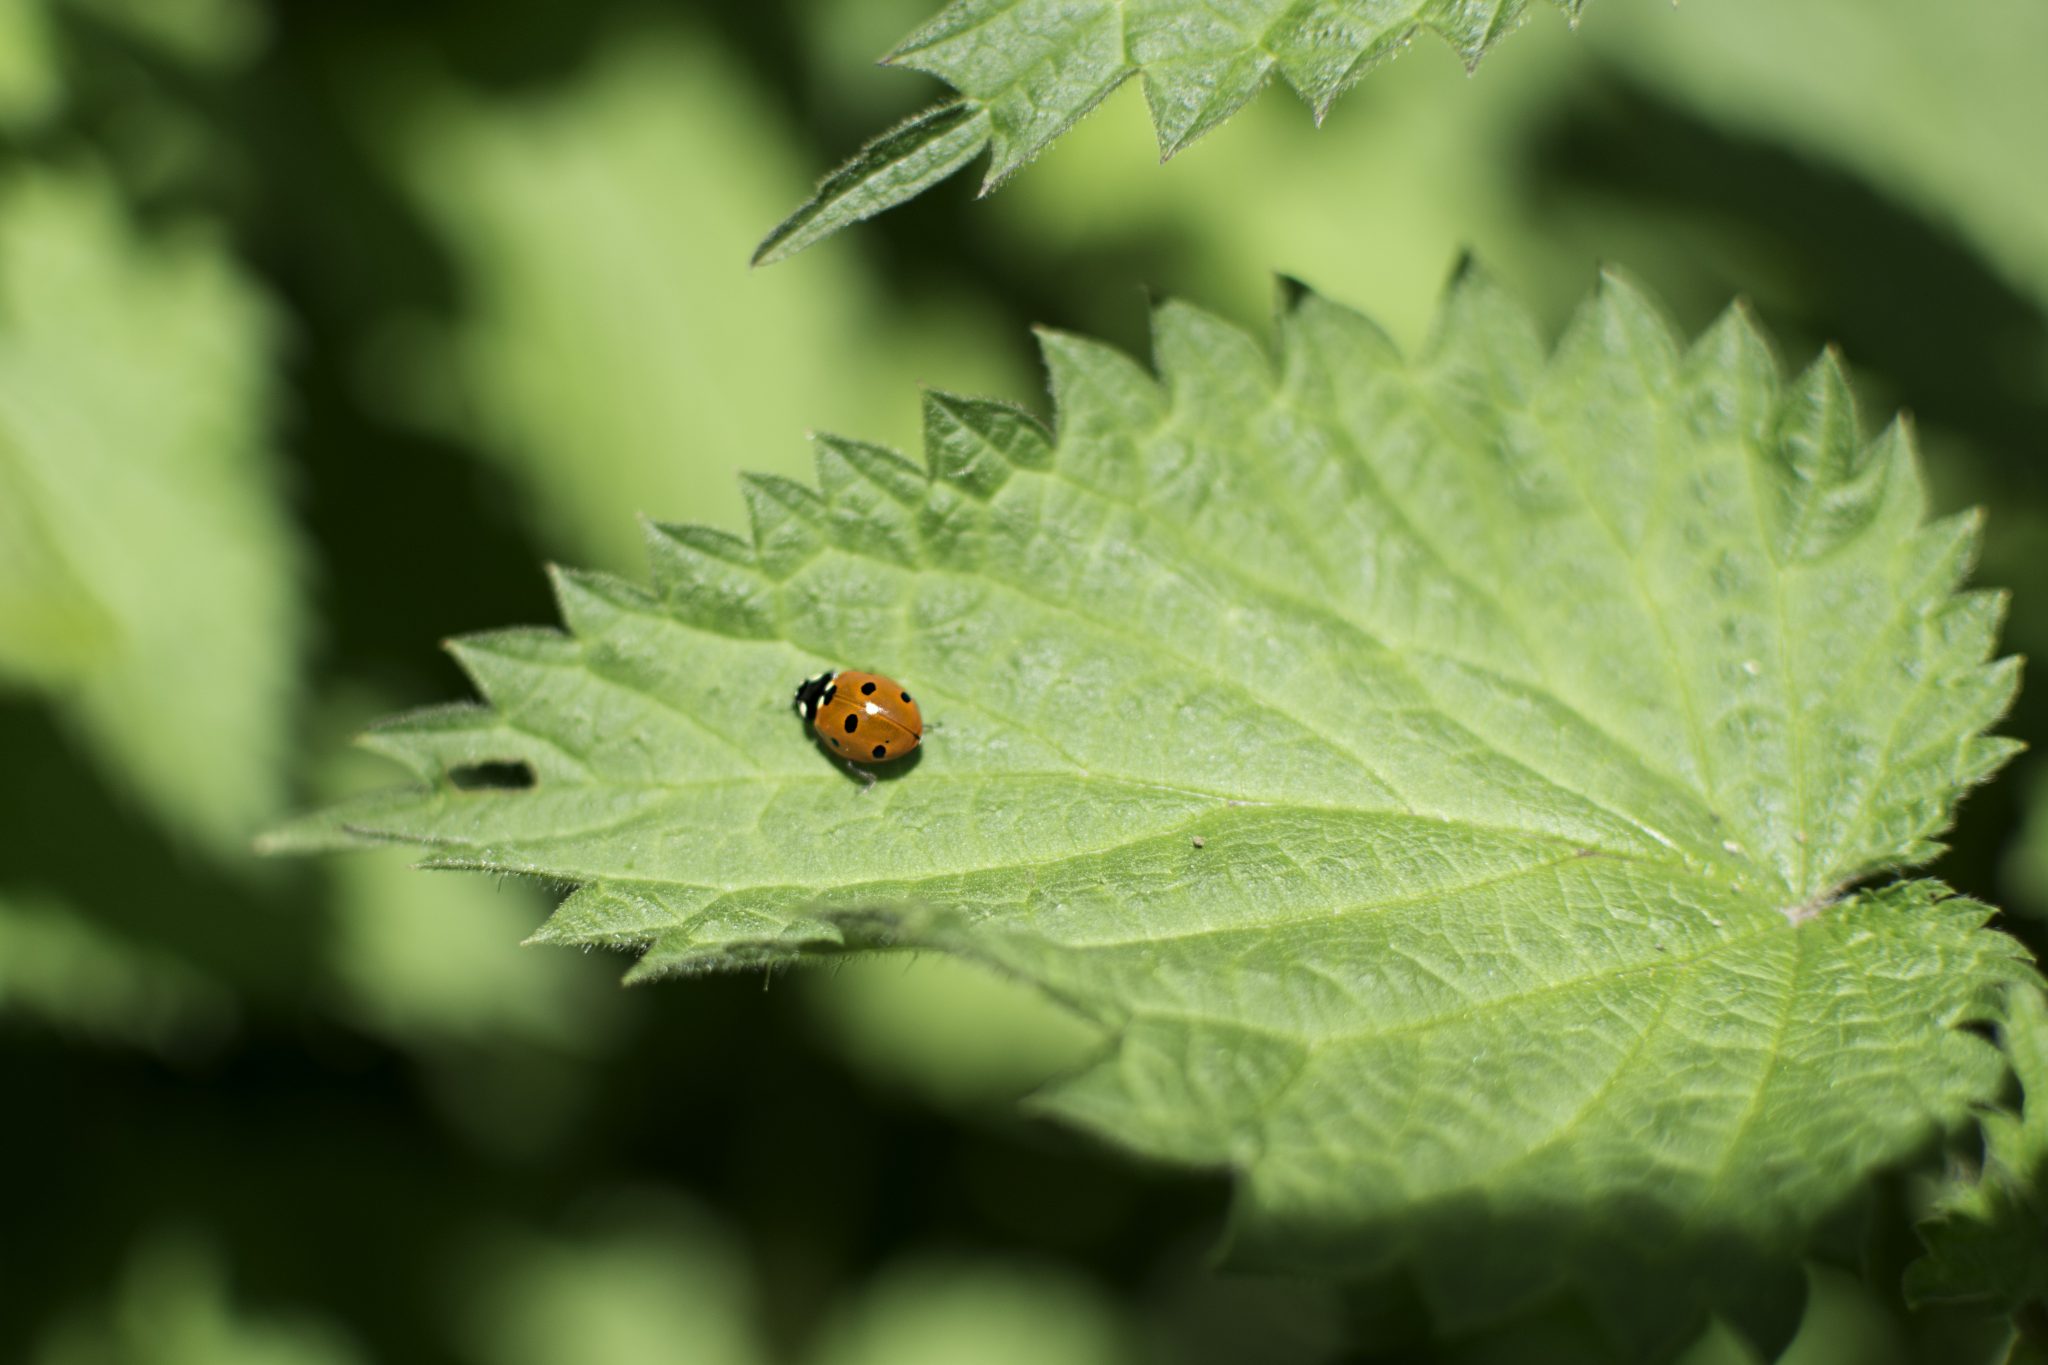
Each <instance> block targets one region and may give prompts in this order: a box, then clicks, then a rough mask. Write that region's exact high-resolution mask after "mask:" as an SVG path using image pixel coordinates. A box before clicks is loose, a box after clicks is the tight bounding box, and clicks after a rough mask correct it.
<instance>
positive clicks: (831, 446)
mask: <svg viewBox="0 0 2048 1365" xmlns="http://www.w3.org/2000/svg"><path fill="white" fill-rule="evenodd" d="M816 439H817V444H818V465H819V470H820V472H821V474H822V472H823V470H824V468H825V467H826V464H827V461H828V460H832V459H834V457H836V458H837V460H841V461H844V462H845V465H846V467H848V468H850V469H851V470H853V471H854V472H855V473H857V474H859V475H860V477H861V478H863V479H865V480H866V481H867V482H869V483H872V484H873V485H874V486H875V487H877V488H879V489H881V490H882V491H883V492H884V493H887V494H888V495H889V496H890V497H891V498H893V499H895V501H896V502H898V503H900V504H902V505H903V506H905V507H915V506H917V505H918V504H919V503H921V502H923V501H924V495H925V489H926V485H927V483H928V482H929V480H928V479H927V478H926V476H925V472H924V471H923V470H922V469H919V468H918V467H917V466H916V465H915V464H913V463H911V462H910V461H909V460H907V459H905V458H904V457H903V456H901V455H899V454H898V453H897V452H895V451H893V450H890V449H889V448H888V447H886V446H878V445H870V444H869V443H868V442H866V441H853V440H848V439H847V438H846V437H844V436H834V435H832V434H831V433H829V432H821V433H819V435H818V436H817V438H816ZM835 469H836V465H835ZM819 487H820V488H822V489H823V490H824V492H825V498H826V501H827V502H830V501H831V499H832V495H833V494H834V492H835V491H837V490H835V489H834V488H833V487H832V486H831V485H829V484H827V483H826V482H825V481H824V480H823V478H822V477H821V478H820V480H819Z"/></svg>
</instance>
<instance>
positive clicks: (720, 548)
mask: <svg viewBox="0 0 2048 1365" xmlns="http://www.w3.org/2000/svg"><path fill="white" fill-rule="evenodd" d="M646 535H647V557H648V562H649V563H650V565H651V566H652V569H653V575H654V588H655V592H656V593H657V594H658V595H659V596H660V598H661V600H662V603H663V604H664V605H665V606H666V607H667V608H668V610H669V613H670V614H671V615H673V616H674V617H675V618H676V619H677V620H679V621H683V622H686V623H687V624H689V625H693V626H697V627H699V628H701V629H704V630H710V631H716V632H718V633H719V634H722V635H737V636H743V637H746V638H750V639H765V638H768V637H771V636H773V635H774V634H775V631H776V610H775V592H774V588H773V585H772V584H770V582H769V581H768V579H767V578H766V577H765V576H764V575H763V574H762V573H761V571H760V568H759V561H758V559H757V557H756V556H755V554H754V547H753V546H752V545H751V544H750V543H748V542H747V541H744V540H741V539H740V538H739V537H738V536H735V535H731V534H728V533H727V532H724V531H720V530H715V529H713V528H712V527H709V526H687V525H676V524H672V523H666V522H658V521H649V522H647V523H646Z"/></svg>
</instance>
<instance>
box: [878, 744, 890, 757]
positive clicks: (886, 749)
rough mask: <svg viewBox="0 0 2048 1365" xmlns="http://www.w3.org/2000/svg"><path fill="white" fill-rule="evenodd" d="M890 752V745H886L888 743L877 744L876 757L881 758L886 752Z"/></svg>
mask: <svg viewBox="0 0 2048 1365" xmlns="http://www.w3.org/2000/svg"><path fill="white" fill-rule="evenodd" d="M888 752H889V746H888V745H886V744H877V745H876V746H875V757H876V758H880V757H881V756H882V755H884V754H886V753H888Z"/></svg>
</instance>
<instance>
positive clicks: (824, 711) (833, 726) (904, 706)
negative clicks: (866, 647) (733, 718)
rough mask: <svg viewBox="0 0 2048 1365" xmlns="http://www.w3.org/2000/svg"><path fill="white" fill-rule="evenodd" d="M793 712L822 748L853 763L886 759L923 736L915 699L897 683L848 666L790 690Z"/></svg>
mask: <svg viewBox="0 0 2048 1365" xmlns="http://www.w3.org/2000/svg"><path fill="white" fill-rule="evenodd" d="M796 713H797V714H798V715H800V716H802V717H803V718H804V719H805V720H807V721H809V722H810V723H811V729H813V730H815V731H816V732H817V734H818V739H819V742H821V743H822V744H824V745H825V747H826V748H828V749H830V750H831V751H832V752H833V753H835V754H837V755H839V756H840V757H841V758H846V759H851V760H852V761H853V762H855V763H887V762H890V761H891V760H893V759H898V758H901V757H903V756H904V755H905V754H907V753H909V752H910V751H911V750H912V749H915V748H916V747H917V744H918V741H919V740H921V739H923V738H924V716H923V714H922V713H921V712H920V711H919V710H918V709H917V703H916V702H914V701H912V700H911V699H910V693H909V692H908V691H906V690H905V689H904V687H903V685H902V684H901V683H899V682H896V681H895V680H893V679H891V678H885V677H883V676H882V675H881V674H879V673H861V672H857V671H855V670H854V669H850V668H848V669H841V670H840V671H839V672H836V673H820V674H819V675H818V676H817V677H815V678H806V679H805V680H804V681H803V682H802V683H800V684H798V686H797V689H796Z"/></svg>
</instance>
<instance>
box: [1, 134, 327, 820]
mask: <svg viewBox="0 0 2048 1365" xmlns="http://www.w3.org/2000/svg"><path fill="white" fill-rule="evenodd" d="M274 349H275V341H274V324H273V320H272V317H271V314H270V312H269V308H268V304H267V301H266V300H265V299H263V298H262V297H261V296H260V295H259V294H258V293H257V292H256V290H255V288H254V287H253V286H252V285H251V284H250V283H249V281H248V280H247V279H245V278H244V277H243V276H242V274H241V273H240V272H239V271H238V270H237V268H236V267H235V266H234V265H233V264H232V263H231V261H230V260H229V258H228V257H227V255H226V253H225V252H224V251H223V250H222V249H221V247H220V245H219V243H218V242H216V241H214V240H212V239H211V238H210V237H207V236H205V235H202V234H198V233H196V232H187V233H185V234H183V235H181V236H177V237H163V238H156V239H145V238H143V237H141V236H139V235H137V233H136V232H135V231H134V229H133V228H131V227H130V226H129V224H127V223H126V222H125V221H124V220H123V218H122V215H121V212H120V209H119V208H118V206H117V205H116V203H115V202H114V198H113V196H112V194H111V192H110V191H109V189H108V188H107V186H106V185H105V184H104V183H102V182H101V181H100V180H99V179H97V178H96V177H92V176H88V175H81V174H71V175H54V174H42V175H33V176H21V177H17V178H15V179H13V180H12V181H10V182H8V183H6V184H5V185H0V534H4V537H5V539H4V542H0V543H4V544H5V546H6V548H5V549H4V550H0V567H4V568H5V569H6V570H7V573H8V578H9V582H8V584H7V586H6V587H5V588H0V680H5V679H9V678H12V679H14V680H17V681H20V682H24V683H27V684H29V685H31V686H35V687H37V688H39V689H43V690H47V691H48V692H49V693H50V695H51V696H52V698H53V700H54V702H55V704H56V705H57V706H58V707H59V708H60V709H61V710H62V711H63V712H64V714H65V715H66V717H67V718H68V719H69V720H70V721H71V722H72V723H73V724H74V725H75V726H76V727H77V729H78V730H79V731H80V732H81V733H82V734H83V736H84V738H85V739H86V740H87V742H88V743H89V744H90V745H91V747H92V748H93V749H95V750H96V751H97V752H98V754H99V756H100V758H101V760H102V762H103V763H104V765H105V766H106V768H107V769H108V770H109V772H110V773H112V774H113V775H114V776H115V777H116V778H117V779H119V780H121V781H123V782H126V783H129V784H131V785H132V786H133V788H134V789H135V790H136V792H137V793H138V794H139V795H140V796H142V797H143V798H144V799H145V800H147V801H148V802H149V803H150V805H151V807H152V808H153V809H154V810H155V812H156V814H157V815H158V816H159V817H160V818H161V819H162V820H163V821H164V822H165V823H166V824H168V825H169V826H171V827H172V828H174V829H177V830H179V831H181V832H183V833H185V834H187V835H190V836H193V837H196V838H198V839H200V840H202V841H204V842H206V843H208V844H210V845H211V846H213V847H214V848H216V849H219V850H227V849H233V850H235V851H236V852H237V853H239V852H240V851H241V844H242V840H244V839H245V838H246V837H247V835H248V833H249V831H250V830H251V829H252V828H253V827H254V826H256V825H258V824H260V823H261V822H262V821H264V820H266V819H269V818H272V816H273V815H274V812H275V809H276V804H277V801H278V799H279V792H280V788H281V785H282V774H281V769H280V763H281V759H282V756H283V752H284V737H285V731H286V729H287V727H288V725H289V723H290V713H291V700H292V693H293V689H294V683H295V671H296V670H295V666H296V655H297V645H298V631H299V626H298V622H297V619H296V612H297V607H298V601H297V586H298V585H297V572H296V553H295V547H294V543H293V540H292V536H291V530H290V526H289V523H288V521H287V520H286V518H285V515H284V512H283V508H282V506H281V505H280V501H279V499H278V497H277V493H276V489H275V487H274V482H273V479H274V475H273V471H272V469H271V467H270V464H269V453H270V452H269V444H268V442H269V426H270V420H271V406H272V402H273V397H272V390H271V374H270V364H271V359H272V353H273V351H274ZM17 569H20V570H23V571H24V572H22V573H21V574H20V576H18V577H17V576H16V572H15V571H16V570H17Z"/></svg>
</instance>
